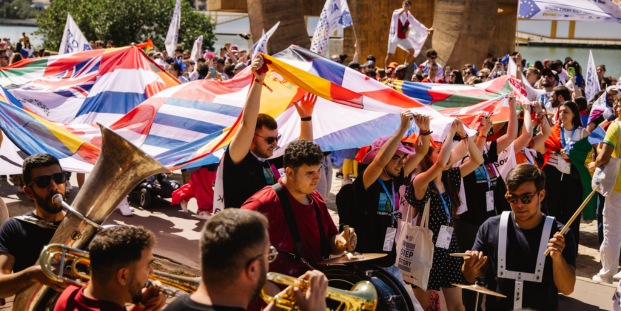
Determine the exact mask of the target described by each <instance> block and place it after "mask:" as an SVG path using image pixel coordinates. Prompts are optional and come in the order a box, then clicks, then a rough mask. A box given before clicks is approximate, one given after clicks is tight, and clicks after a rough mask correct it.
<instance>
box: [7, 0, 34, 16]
mask: <svg viewBox="0 0 621 311" xmlns="http://www.w3.org/2000/svg"><path fill="white" fill-rule="evenodd" d="M35 15H36V12H35V10H32V9H31V8H30V2H28V0H13V2H11V3H9V1H6V2H5V3H4V8H3V9H2V10H1V11H0V17H2V18H13V19H26V18H34V17H35Z"/></svg>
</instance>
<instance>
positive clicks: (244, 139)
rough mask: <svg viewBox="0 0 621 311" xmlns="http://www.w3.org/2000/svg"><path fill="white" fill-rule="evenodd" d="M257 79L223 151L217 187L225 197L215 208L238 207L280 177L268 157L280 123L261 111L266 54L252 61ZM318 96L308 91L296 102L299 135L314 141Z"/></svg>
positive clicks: (272, 148)
mask: <svg viewBox="0 0 621 311" xmlns="http://www.w3.org/2000/svg"><path fill="white" fill-rule="evenodd" d="M251 68H252V72H253V73H254V77H255V80H254V82H253V83H252V86H250V91H249V93H248V98H247V99H246V103H245V104H244V109H243V112H242V117H241V123H240V125H239V129H238V130H237V133H235V136H233V140H232V141H231V144H230V145H229V147H228V149H227V150H226V151H225V152H224V156H223V157H222V163H221V165H220V167H219V168H218V170H219V171H220V170H221V172H219V174H218V175H219V176H221V177H216V188H218V185H222V190H223V191H222V193H223V195H222V197H220V196H216V197H215V198H214V209H216V207H217V206H221V205H222V201H223V202H224V206H223V207H224V208H229V207H235V208H239V207H240V206H241V205H242V204H243V203H244V202H245V201H246V200H247V199H248V198H250V197H251V196H252V195H253V194H255V193H256V192H257V191H259V190H261V189H262V188H263V187H265V186H268V185H273V184H275V183H276V181H277V180H278V179H279V177H280V175H279V174H278V170H277V169H276V167H275V166H274V165H272V164H270V163H269V162H268V161H267V159H268V158H270V157H272V156H273V154H274V151H275V150H276V149H277V148H278V140H279V139H280V137H281V136H280V135H279V134H278V124H277V123H276V120H274V118H273V117H271V116H269V115H267V114H263V113H259V106H260V104H261V92H262V90H263V88H264V85H265V82H263V80H264V79H265V71H266V70H265V69H264V63H263V58H262V57H261V56H257V57H255V58H254V60H253V61H252V65H251ZM316 101H317V97H316V96H313V95H310V94H307V95H306V96H304V97H303V98H302V99H301V100H300V102H294V103H293V104H294V105H295V107H296V109H297V111H298V115H299V116H300V118H301V120H302V122H301V130H300V139H306V140H308V141H313V125H312V121H311V118H312V114H313V108H314V106H315V102H316Z"/></svg>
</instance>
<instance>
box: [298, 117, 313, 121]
mask: <svg viewBox="0 0 621 311" xmlns="http://www.w3.org/2000/svg"><path fill="white" fill-rule="evenodd" d="M312 119H313V117H312V116H310V117H306V118H300V120H302V121H310V120H312Z"/></svg>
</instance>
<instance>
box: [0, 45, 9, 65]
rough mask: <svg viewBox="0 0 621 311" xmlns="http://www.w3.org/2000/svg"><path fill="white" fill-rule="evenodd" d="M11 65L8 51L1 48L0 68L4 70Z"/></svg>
mask: <svg viewBox="0 0 621 311" xmlns="http://www.w3.org/2000/svg"><path fill="white" fill-rule="evenodd" d="M8 65H9V56H8V55H7V52H6V49H3V48H0V68H4V67H6V66H8Z"/></svg>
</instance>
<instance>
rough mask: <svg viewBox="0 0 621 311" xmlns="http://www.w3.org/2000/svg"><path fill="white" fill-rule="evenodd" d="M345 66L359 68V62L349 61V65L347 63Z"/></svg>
mask: <svg viewBox="0 0 621 311" xmlns="http://www.w3.org/2000/svg"><path fill="white" fill-rule="evenodd" d="M347 67H349V68H351V69H360V64H359V63H357V62H351V63H349V65H347Z"/></svg>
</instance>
